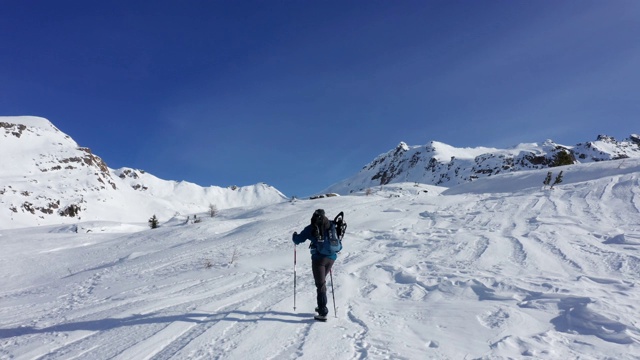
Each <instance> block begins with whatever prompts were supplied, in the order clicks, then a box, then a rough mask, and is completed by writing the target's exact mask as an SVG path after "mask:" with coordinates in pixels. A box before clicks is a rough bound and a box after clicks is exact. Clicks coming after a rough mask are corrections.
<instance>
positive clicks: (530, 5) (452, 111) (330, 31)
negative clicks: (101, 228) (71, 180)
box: [0, 0, 640, 196]
mask: <svg viewBox="0 0 640 360" xmlns="http://www.w3.org/2000/svg"><path fill="white" fill-rule="evenodd" d="M0 5H1V9H2V10H1V11H0V44H1V47H0V115H37V116H42V117H46V118H48V119H49V120H51V121H52V122H53V124H54V125H56V126H57V127H58V128H59V129H60V130H62V131H63V132H65V133H67V134H69V135H70V136H72V137H73V138H74V140H76V141H77V142H78V143H79V144H80V145H81V146H86V147H89V148H91V149H92V150H93V152H94V153H95V154H97V155H99V156H101V157H102V158H103V159H104V160H105V162H106V163H107V164H108V165H109V166H110V167H111V168H119V167H123V166H128V167H133V168H140V169H144V170H146V171H148V172H150V173H152V174H154V175H156V176H158V177H161V178H164V179H168V180H186V181H190V182H194V183H197V184H199V185H202V186H209V185H216V186H229V185H240V186H243V185H250V184H255V183H258V182H265V183H267V184H270V185H273V186H275V187H276V188H278V189H279V190H281V191H282V192H284V193H285V194H286V195H288V196H292V195H297V196H307V195H311V194H314V193H316V192H319V191H321V190H323V189H325V188H327V187H328V186H330V185H331V184H333V183H335V182H338V181H340V180H342V179H344V178H347V177H349V176H351V175H353V174H355V173H357V172H358V171H359V170H360V169H361V168H362V167H363V166H364V165H366V164H367V163H369V162H370V161H371V160H373V159H374V158H375V157H376V156H377V155H379V154H381V153H383V152H386V151H388V150H391V149H393V148H394V147H395V146H396V145H397V144H398V143H399V142H400V141H404V142H406V143H408V144H409V145H422V144H427V143H428V142H429V141H431V140H436V141H441V142H444V143H447V144H450V145H453V146H457V147H474V146H494V147H508V146H512V145H516V144H518V143H521V142H542V141H544V140H546V139H548V138H550V139H553V140H554V141H556V142H558V143H561V144H565V145H575V144H576V143H578V142H583V141H588V140H594V139H595V137H596V136H597V135H598V134H607V135H611V136H614V137H616V138H624V137H627V136H628V135H629V134H631V133H640V116H639V115H640V101H639V100H640V99H639V94H640V67H638V64H640V40H639V38H638V34H640V2H638V1H635V0H615V1H589V0H586V1H556V0H553V1H550V0H549V1H545V0H540V1H481V0H478V1H475V0H474V1H472V0H469V1H451V0H443V1H426V0H425V1H293V0H291V1H276V0H274V1H266V0H265V1H189V0H187V1H164V0H160V1H153V2H151V1H99V2H98V1H79V0H78V1H70V0H59V1H35V0H22V1H2V2H0Z"/></svg>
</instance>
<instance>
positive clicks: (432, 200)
mask: <svg viewBox="0 0 640 360" xmlns="http://www.w3.org/2000/svg"><path fill="white" fill-rule="evenodd" d="M628 164H629V163H628ZM631 165H633V166H636V167H637V166H638V165H636V164H635V163H632V164H631ZM616 166H617V165H615V164H604V163H603V164H589V169H590V170H589V171H591V170H593V169H595V168H596V167H599V170H598V171H593V173H594V174H596V173H597V174H598V175H597V177H596V175H593V176H591V177H588V176H586V175H585V176H586V177H587V179H585V178H584V177H583V178H580V176H577V175H576V177H575V180H571V174H570V173H569V172H568V173H567V174H566V176H567V177H566V179H567V181H566V183H564V184H562V185H561V186H558V187H556V189H554V190H548V189H547V190H543V189H542V188H541V186H536V187H529V186H525V185H527V184H528V183H527V180H526V179H527V178H531V179H533V178H534V177H533V176H532V174H523V175H522V178H518V177H517V176H514V175H515V174H509V176H503V177H495V179H491V180H487V182H486V183H480V182H478V183H475V184H474V183H471V184H469V186H468V187H467V191H465V189H464V188H457V189H451V191H445V192H443V195H438V193H439V191H435V190H434V188H433V187H429V189H430V191H429V193H424V192H421V191H420V190H421V189H422V186H418V187H416V186H414V184H401V185H394V186H387V187H383V188H379V189H376V191H375V192H374V193H373V194H372V195H370V196H365V195H364V194H356V195H353V196H343V197H335V198H325V199H320V200H314V201H296V202H294V203H289V202H283V203H280V204H276V205H270V206H264V207H255V208H236V209H227V210H223V211H220V214H219V215H218V216H217V217H216V218H208V217H207V216H206V214H198V217H199V218H201V219H202V222H201V223H195V224H194V223H188V224H187V223H186V221H184V220H186V219H181V218H175V219H173V220H171V221H169V222H167V223H164V224H163V226H161V227H160V228H158V229H155V230H149V229H145V230H142V231H139V232H131V233H115V232H109V231H108V229H110V228H116V229H122V225H121V224H120V223H114V224H111V225H109V224H108V223H100V224H79V227H78V229H88V228H91V229H103V230H105V231H92V232H89V233H87V232H82V231H78V233H75V232H72V231H71V230H70V229H69V226H68V225H64V226H58V227H55V226H54V227H39V228H27V229H17V230H6V231H0V234H1V236H0V244H1V246H2V251H0V270H1V271H0V274H1V275H0V284H2V285H1V287H0V359H3V360H4V359H298V358H301V359H327V358H332V359H461V358H468V359H482V358H486V359H489V358H490V359H495V358H536V359H573V358H581V359H605V358H611V359H614V358H615V359H637V358H640V328H639V327H640V326H639V323H638V320H637V319H640V310H639V309H640V307H639V305H638V304H640V301H639V300H640V293H639V292H638V290H637V283H638V276H639V275H640V256H639V255H638V250H639V249H640V216H639V214H640V172H638V171H637V170H636V171H630V170H629V169H628V168H627V169H626V170H625V171H624V172H622V170H620V169H616ZM575 169H577V170H574V171H578V170H579V168H575ZM636 169H637V168H636ZM596 170H597V169H596ZM538 173H539V176H538V177H539V179H538V180H539V181H538V182H539V183H540V184H539V185H541V182H542V179H543V178H544V174H546V172H544V171H540V172H538ZM483 180H486V179H483ZM489 181H491V182H493V187H488V186H489V185H488V182H489ZM517 181H520V183H521V185H517V184H515V183H514V182H517ZM522 184H524V185H522ZM531 184H533V182H532V183H531ZM424 188H426V186H424ZM481 188H482V189H483V190H480V189H481ZM504 188H508V189H510V191H509V192H500V189H504ZM431 190H434V191H431ZM316 208H324V209H325V210H326V211H327V214H328V215H329V216H334V215H335V214H337V213H338V212H339V211H344V212H345V218H346V220H347V222H348V224H349V228H348V229H347V236H346V237H345V242H344V247H345V248H344V250H343V252H342V253H341V254H340V255H339V258H338V261H336V263H335V266H334V273H333V275H334V290H335V299H336V306H337V309H338V311H337V314H334V312H333V304H332V300H331V293H330V292H331V290H330V289H331V286H330V284H328V288H329V294H328V296H329V302H330V303H329V308H330V314H329V321H327V322H326V323H317V322H314V321H313V319H312V316H313V309H314V307H315V287H314V285H313V278H312V276H311V269H310V256H309V254H308V250H307V249H306V246H305V244H302V245H298V247H297V262H298V264H297V294H296V302H297V311H294V310H293V298H294V294H293V276H294V274H293V247H294V246H293V243H292V242H291V233H293V231H300V230H301V229H302V228H303V227H304V226H305V225H306V224H307V223H308V222H309V219H310V217H311V214H312V213H313V210H315V209H316ZM327 279H328V280H329V278H327ZM336 315H337V317H335V316H336Z"/></svg>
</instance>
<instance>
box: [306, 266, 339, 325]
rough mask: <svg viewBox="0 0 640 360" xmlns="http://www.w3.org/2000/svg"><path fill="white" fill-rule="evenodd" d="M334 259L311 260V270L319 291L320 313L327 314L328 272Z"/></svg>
mask: <svg viewBox="0 0 640 360" xmlns="http://www.w3.org/2000/svg"><path fill="white" fill-rule="evenodd" d="M333 262H334V260H332V259H329V258H320V259H317V260H312V261H311V270H312V271H313V280H315V282H316V291H317V293H318V297H317V299H318V314H320V315H322V316H327V314H328V313H329V309H327V281H326V277H327V274H328V273H329V272H330V271H331V267H332V266H333Z"/></svg>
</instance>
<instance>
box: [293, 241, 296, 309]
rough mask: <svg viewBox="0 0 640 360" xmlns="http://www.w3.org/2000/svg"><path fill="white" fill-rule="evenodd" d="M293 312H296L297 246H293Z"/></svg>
mask: <svg viewBox="0 0 640 360" xmlns="http://www.w3.org/2000/svg"><path fill="white" fill-rule="evenodd" d="M293 311H296V244H293Z"/></svg>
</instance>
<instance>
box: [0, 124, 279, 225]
mask: <svg viewBox="0 0 640 360" xmlns="http://www.w3.org/2000/svg"><path fill="white" fill-rule="evenodd" d="M0 153H2V155H3V156H2V157H0V228H19V227H29V226H35V225H53V224H60V223H67V224H74V223H77V222H78V221H87V220H93V221H96V220H111V221H129V222H132V221H133V222H143V223H144V222H146V221H147V220H148V219H149V218H150V217H151V216H152V215H153V214H156V215H157V216H158V217H159V218H160V219H164V220H167V219H169V218H170V217H172V216H173V215H174V214H176V213H178V214H193V213H196V212H202V211H205V210H206V209H208V208H209V206H210V205H214V206H216V207H217V208H218V209H227V208H232V207H236V206H240V207H241V206H247V205H266V204H273V203H277V202H281V201H286V197H285V196H284V195H283V194H282V193H281V192H280V191H278V190H277V189H275V188H273V187H271V186H269V185H267V184H255V185H250V186H244V187H229V188H222V187H218V186H210V187H201V186H198V185H196V184H193V183H189V182H185V181H181V182H177V181H167V180H162V179H159V178H157V177H155V176H153V175H151V174H149V173H146V172H144V171H142V170H135V169H130V168H121V169H116V170H114V169H111V168H109V167H108V166H107V164H106V163H105V162H104V161H103V160H102V159H101V158H100V157H98V156H97V155H95V154H93V153H92V152H91V150H90V149H89V148H84V147H79V146H78V144H77V143H76V142H75V141H74V140H73V139H71V137H69V136H68V135H66V134H64V133H63V132H61V131H60V130H58V129H57V128H56V127H55V126H53V124H51V123H50V122H49V121H48V120H47V119H44V118H39V117H32V116H17V117H0Z"/></svg>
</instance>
